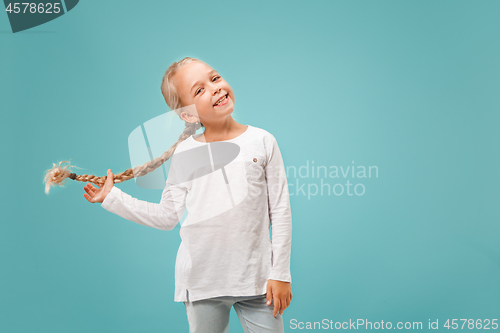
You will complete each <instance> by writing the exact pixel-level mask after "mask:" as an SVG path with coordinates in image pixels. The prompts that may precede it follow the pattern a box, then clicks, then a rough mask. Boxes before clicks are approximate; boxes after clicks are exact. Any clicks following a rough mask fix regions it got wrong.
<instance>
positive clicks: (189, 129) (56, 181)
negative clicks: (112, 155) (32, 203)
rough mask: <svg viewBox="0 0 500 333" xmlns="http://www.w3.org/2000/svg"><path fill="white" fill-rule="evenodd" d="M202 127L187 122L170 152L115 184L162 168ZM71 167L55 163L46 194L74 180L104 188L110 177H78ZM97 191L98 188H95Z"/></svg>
mask: <svg viewBox="0 0 500 333" xmlns="http://www.w3.org/2000/svg"><path fill="white" fill-rule="evenodd" d="M200 127H201V124H200V122H196V123H189V122H186V128H185V129H184V131H183V132H182V134H181V135H180V136H179V139H178V140H177V142H176V143H175V144H174V145H173V146H172V147H170V149H169V150H167V151H166V152H164V153H163V154H162V155H161V156H160V157H157V158H155V159H154V160H152V161H150V162H147V163H145V164H144V165H140V166H136V167H135V168H130V169H127V170H125V171H124V172H122V173H119V174H116V175H114V176H113V178H114V179H113V183H121V182H124V181H126V180H129V179H132V178H134V177H141V176H144V175H146V174H148V173H150V172H152V171H154V170H155V169H157V168H158V167H160V166H161V165H162V164H163V163H165V161H167V160H168V159H169V158H170V157H171V156H172V155H173V153H174V151H175V149H176V148H177V146H178V145H179V144H180V143H181V142H182V141H184V140H186V139H187V138H189V137H190V136H191V135H193V134H195V133H196V130H197V129H198V128H200ZM62 163H67V165H66V166H64V167H61V164H62ZM71 167H74V166H72V165H70V164H69V161H62V162H59V165H56V164H55V163H53V167H52V168H51V169H49V170H47V171H46V174H45V178H44V182H45V193H47V194H49V191H50V187H51V186H54V185H59V186H64V183H65V181H66V180H67V179H68V178H69V179H73V180H76V181H79V182H86V183H87V182H89V183H93V184H96V185H97V186H99V187H101V186H104V183H105V182H106V179H107V177H108V176H102V177H97V176H94V175H87V174H83V175H77V174H75V173H71ZM94 189H96V190H97V188H95V187H94Z"/></svg>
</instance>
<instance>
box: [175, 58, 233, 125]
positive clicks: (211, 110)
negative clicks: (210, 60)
mask: <svg viewBox="0 0 500 333" xmlns="http://www.w3.org/2000/svg"><path fill="white" fill-rule="evenodd" d="M174 85H175V87H176V89H177V93H178V94H179V95H180V98H181V102H182V105H183V106H188V105H192V104H194V105H195V106H196V111H197V112H198V118H199V120H200V121H201V122H202V123H203V125H205V126H207V125H210V124H215V123H220V122H221V121H223V120H224V119H225V118H226V117H227V116H229V115H230V114H231V113H232V112H233V110H234V93H233V89H232V88H231V86H230V85H229V83H227V82H226V81H225V80H224V79H223V78H222V77H221V76H220V75H219V73H217V71H215V70H214V69H213V68H211V67H210V66H208V65H206V64H205V63H203V62H200V61H193V62H191V63H189V64H187V65H185V66H183V67H182V68H181V69H180V70H179V71H178V72H177V74H175V77H174ZM223 97H225V99H223V100H222V102H220V103H218V102H219V100H220V99H221V98H223ZM184 120H187V121H190V122H194V121H196V120H198V119H196V118H192V117H191V118H188V119H184Z"/></svg>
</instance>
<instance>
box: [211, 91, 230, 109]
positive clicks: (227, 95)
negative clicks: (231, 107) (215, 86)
mask: <svg viewBox="0 0 500 333" xmlns="http://www.w3.org/2000/svg"><path fill="white" fill-rule="evenodd" d="M224 97H226V99H225V100H224V101H223V102H222V105H224V104H225V103H227V99H228V98H229V93H227V94H225V95H223V96H221V97H220V98H219V99H218V100H217V102H219V101H220V100H221V99H223V98H224ZM217 102H215V104H214V106H219V105H221V104H217Z"/></svg>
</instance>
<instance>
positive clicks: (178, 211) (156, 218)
mask: <svg viewBox="0 0 500 333" xmlns="http://www.w3.org/2000/svg"><path fill="white" fill-rule="evenodd" d="M186 194H187V189H186V188H185V187H182V186H180V185H173V184H170V183H169V182H168V181H167V183H166V186H165V188H164V190H163V193H162V196H161V201H160V203H151V202H147V201H143V200H139V199H136V198H133V197H132V196H130V195H129V194H127V193H125V192H123V191H122V190H120V189H119V188H118V187H116V186H113V188H112V189H111V191H110V192H109V193H108V195H107V196H106V198H105V199H104V201H103V202H102V204H101V207H103V208H104V209H106V210H107V211H109V212H111V213H114V214H116V215H118V216H121V217H123V218H124V219H127V220H129V221H132V222H135V223H139V224H142V225H145V226H147V227H151V228H155V229H160V230H172V229H173V228H174V227H175V226H176V225H177V223H179V221H180V220H181V218H182V216H183V214H184V211H185V208H186Z"/></svg>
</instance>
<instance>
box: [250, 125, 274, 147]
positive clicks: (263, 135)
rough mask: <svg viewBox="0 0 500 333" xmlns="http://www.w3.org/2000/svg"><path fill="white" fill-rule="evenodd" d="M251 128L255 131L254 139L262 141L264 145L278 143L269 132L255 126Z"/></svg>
mask: <svg viewBox="0 0 500 333" xmlns="http://www.w3.org/2000/svg"><path fill="white" fill-rule="evenodd" d="M251 128H252V130H253V137H254V138H259V139H261V140H262V142H263V143H264V144H266V143H267V144H270V143H273V142H276V138H275V137H274V135H272V134H271V133H270V132H269V131H267V130H265V129H263V128H260V127H255V126H251Z"/></svg>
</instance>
